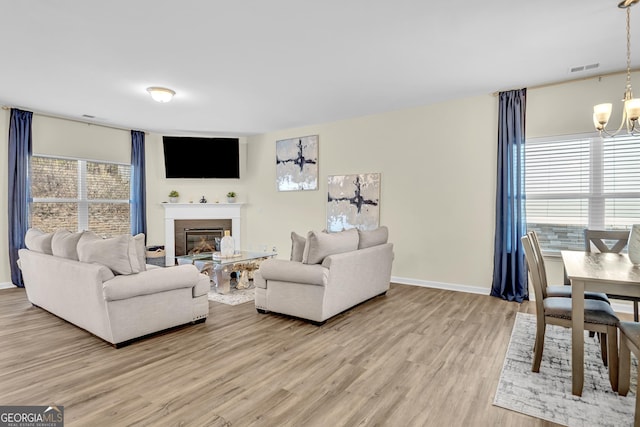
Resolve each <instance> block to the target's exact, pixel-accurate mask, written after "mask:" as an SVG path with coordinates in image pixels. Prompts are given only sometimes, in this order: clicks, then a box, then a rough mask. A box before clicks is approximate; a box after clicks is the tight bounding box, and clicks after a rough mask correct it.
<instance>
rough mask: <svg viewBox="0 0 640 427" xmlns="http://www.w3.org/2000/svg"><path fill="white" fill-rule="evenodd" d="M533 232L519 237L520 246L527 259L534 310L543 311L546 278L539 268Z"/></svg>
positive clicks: (538, 256) (538, 257) (539, 257)
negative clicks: (534, 300)
mask: <svg viewBox="0 0 640 427" xmlns="http://www.w3.org/2000/svg"><path fill="white" fill-rule="evenodd" d="M532 234H535V233H534V232H532V231H530V232H528V233H527V234H526V235H525V236H522V237H521V238H520V241H521V242H522V247H523V248H524V256H525V258H526V259H527V265H528V266H529V277H530V278H531V284H532V285H533V292H534V294H535V296H536V312H537V313H544V304H543V300H544V299H545V298H546V292H544V290H545V289H546V287H547V279H546V276H543V275H542V270H541V269H540V260H541V259H542V257H541V256H540V255H539V254H538V253H537V251H536V250H535V248H534V243H533V239H534V238H535V237H534V236H532Z"/></svg>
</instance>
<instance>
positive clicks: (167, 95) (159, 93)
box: [147, 86, 176, 102]
mask: <svg viewBox="0 0 640 427" xmlns="http://www.w3.org/2000/svg"><path fill="white" fill-rule="evenodd" d="M147 92H149V95H151V97H152V98H153V100H154V101H156V102H169V101H171V98H173V95H175V94H176V93H175V92H174V91H172V90H171V89H167V88H166V87H159V86H152V87H148V88H147Z"/></svg>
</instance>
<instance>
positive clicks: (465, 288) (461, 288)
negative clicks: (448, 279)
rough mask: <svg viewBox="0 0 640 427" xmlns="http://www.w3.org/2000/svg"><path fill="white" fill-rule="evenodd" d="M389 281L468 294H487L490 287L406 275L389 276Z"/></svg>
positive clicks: (489, 291)
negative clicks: (431, 280)
mask: <svg viewBox="0 0 640 427" xmlns="http://www.w3.org/2000/svg"><path fill="white" fill-rule="evenodd" d="M391 283H399V284H401V285H412V286H422V287H424V288H435V289H446V290H449V291H456V292H466V293H468V294H479V295H489V294H490V293H491V289H487V288H483V287H481V286H469V285H457V284H453V283H440V282H430V281H427V280H419V279H410V278H408V277H397V276H391Z"/></svg>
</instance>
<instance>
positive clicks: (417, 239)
mask: <svg viewBox="0 0 640 427" xmlns="http://www.w3.org/2000/svg"><path fill="white" fill-rule="evenodd" d="M634 78H636V79H637V78H638V76H637V75H636V76H634ZM623 89H624V76H613V77H606V78H603V79H601V81H599V80H598V79H591V80H585V81H579V82H573V83H566V84H562V85H554V86H549V87H546V88H540V89H533V90H530V91H529V92H528V98H527V135H528V137H538V136H548V135H556V134H570V133H580V132H591V131H592V123H591V119H590V117H591V108H592V105H593V104H595V103H600V102H612V103H614V117H613V118H612V122H615V121H617V120H619V116H616V114H617V112H618V111H619V108H617V107H618V105H619V101H618V99H619V98H620V96H621V93H622V90H623ZM461 112H463V113H466V114H467V115H466V117H465V118H464V120H460V119H459V116H460V114H461ZM8 117H9V113H8V111H5V110H0V139H2V141H3V142H2V145H3V146H4V147H5V148H4V149H2V150H0V170H6V163H7V158H6V156H7V150H6V141H7V133H8V121H9V118H8ZM311 134H318V135H319V137H320V139H319V141H320V142H319V147H320V163H319V169H320V180H319V182H320V188H319V190H317V191H305V192H278V191H276V186H275V141H276V140H279V139H284V138H291V137H296V136H303V135H311ZM212 136H214V135H212ZM496 141H497V98H496V97H493V96H491V95H485V96H479V97H472V98H467V99H462V100H456V101H451V102H445V103H440V104H437V105H431V106H424V107H419V108H413V109H407V110H402V111H396V112H389V113H385V114H379V115H374V116H367V117H360V118H354V119H350V120H344V121H339V122H334V123H326V124H319V125H314V126H308V127H304V128H299V129H289V130H281V131H278V132H272V133H268V134H264V135H258V136H254V137H250V138H247V139H242V140H241V157H242V160H241V176H242V178H241V179H239V180H176V179H166V178H164V164H163V156H162V138H161V135H157V134H148V135H147V136H146V151H147V209H148V243H149V244H162V243H163V242H164V211H163V209H162V207H161V202H163V201H166V200H167V194H168V193H169V191H170V190H173V189H175V190H178V191H179V192H180V193H181V196H182V198H181V200H182V201H184V202H186V201H190V200H193V201H194V202H197V201H198V200H199V199H200V197H202V196H203V195H204V196H206V198H207V199H208V200H209V201H210V202H213V201H215V200H220V201H223V200H224V196H225V194H226V193H227V192H228V191H236V192H237V193H238V194H239V201H241V202H244V203H245V206H244V208H243V229H242V240H243V241H242V246H243V247H244V248H247V249H259V248H261V247H263V246H267V247H269V248H271V247H272V246H276V247H277V249H278V252H279V254H280V255H279V256H280V257H281V258H288V256H289V251H290V238H289V235H290V232H291V231H297V232H299V233H304V232H306V231H308V230H310V229H316V230H317V229H322V228H324V227H325V221H326V193H327V185H326V180H327V176H329V175H341V174H352V173H366V172H380V173H381V174H382V179H381V186H382V189H381V223H382V224H385V225H388V226H389V228H390V239H391V240H392V241H393V242H394V244H395V253H396V259H395V262H394V269H393V275H394V277H395V278H396V279H398V280H402V281H405V282H407V283H416V284H431V285H434V284H435V285H437V284H438V283H441V284H446V285H450V286H454V287H455V286H461V287H462V288H463V289H464V288H465V287H467V288H468V289H471V290H473V289H475V290H480V291H482V290H486V292H487V293H488V290H489V288H490V286H491V278H492V269H493V234H494V205H495V170H496V146H497V143H496ZM129 145H130V136H129V132H127V131H119V130H113V129H108V128H103V127H100V126H92V125H87V124H82V123H76V122H70V121H65V120H59V119H50V118H45V117H40V116H38V115H35V116H34V152H37V153H48V154H59V155H67V156H73V157H86V158H92V159H98V160H99V159H104V160H116V161H129V156H130V154H129ZM214 165H215V159H212V166H214ZM6 179H7V178H6V174H0V200H3V203H5V202H4V201H6V200H7V183H6ZM3 206H4V205H3ZM0 222H1V223H0V248H1V249H0V250H2V251H3V252H0V254H4V255H3V256H1V261H0V282H7V281H9V277H10V275H9V269H8V261H7V256H6V250H7V249H6V248H7V209H6V206H5V207H4V208H2V209H0ZM551 264H552V265H550V270H551V271H553V273H552V274H553V275H554V276H556V275H557V276H560V277H561V272H562V268H561V264H559V262H558V261H557V260H556V264H557V265H553V260H551ZM558 280H559V279H558ZM556 281H557V280H556Z"/></svg>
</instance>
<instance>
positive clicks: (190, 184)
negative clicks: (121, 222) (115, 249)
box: [145, 134, 257, 249]
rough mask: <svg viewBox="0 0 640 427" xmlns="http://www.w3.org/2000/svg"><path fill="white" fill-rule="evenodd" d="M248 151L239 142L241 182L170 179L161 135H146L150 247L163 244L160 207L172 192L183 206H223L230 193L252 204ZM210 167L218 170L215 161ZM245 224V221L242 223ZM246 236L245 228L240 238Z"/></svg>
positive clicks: (240, 200) (148, 235) (241, 141)
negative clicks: (192, 204)
mask: <svg viewBox="0 0 640 427" xmlns="http://www.w3.org/2000/svg"><path fill="white" fill-rule="evenodd" d="M247 151H248V148H247V142H246V139H245V138H240V177H241V178H240V179H175V178H173V179H167V178H165V173H164V152H163V148H162V135H158V134H149V135H147V136H146V137H145V154H146V158H147V163H146V177H147V243H148V244H149V245H162V244H164V209H163V207H162V205H161V204H162V203H163V202H167V201H168V200H169V197H168V195H169V192H170V191H171V190H176V191H178V193H180V202H181V203H188V202H193V203H198V202H199V200H200V199H201V198H202V196H205V198H206V199H207V201H208V202H209V203H214V202H216V201H219V202H221V203H224V202H226V200H227V197H226V194H227V193H228V192H229V191H235V192H236V193H237V201H238V202H243V203H244V202H247V201H248V200H250V198H251V195H250V194H249V191H248V188H247V185H246V181H247V180H246V178H245V177H246V176H247V169H246V168H247ZM195 155H197V153H195ZM211 167H212V168H215V167H216V159H211ZM246 222H247V221H246V220H245V221H243V223H246ZM245 233H246V228H245V227H244V226H243V227H242V230H241V234H242V235H244V234H245ZM243 240H245V239H243ZM254 249H257V247H256V248H254Z"/></svg>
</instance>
